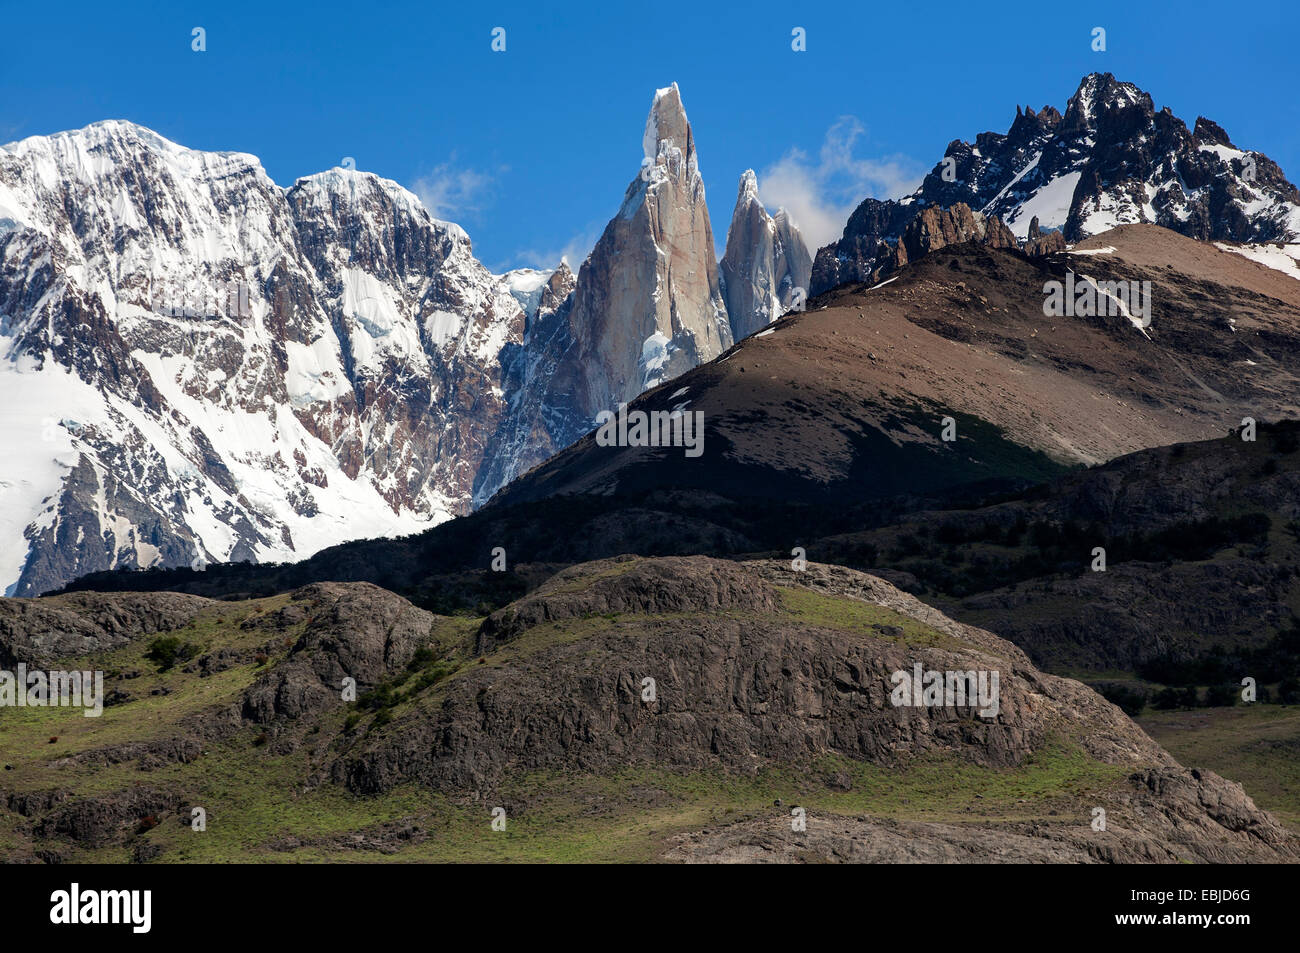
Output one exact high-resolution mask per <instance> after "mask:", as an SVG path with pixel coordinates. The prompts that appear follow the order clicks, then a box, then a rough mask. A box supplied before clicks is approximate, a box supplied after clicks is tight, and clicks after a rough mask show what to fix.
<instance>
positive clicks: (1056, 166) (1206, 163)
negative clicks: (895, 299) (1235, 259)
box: [811, 73, 1300, 294]
mask: <svg viewBox="0 0 1300 953" xmlns="http://www.w3.org/2000/svg"><path fill="white" fill-rule="evenodd" d="M959 202H960V203H964V204H965V205H968V206H969V207H970V208H971V209H972V210H974V211H977V212H980V213H982V214H983V215H985V216H992V217H996V218H1000V219H1002V220H1003V221H1004V222H1005V223H1006V224H1007V225H1008V226H1009V227H1010V229H1011V231H1012V233H1013V234H1014V235H1015V236H1016V238H1017V239H1019V240H1020V241H1022V242H1024V241H1026V240H1027V239H1028V238H1029V230H1030V225H1031V223H1032V222H1033V221H1034V219H1038V222H1039V225H1040V226H1041V227H1042V228H1043V229H1058V230H1060V231H1061V232H1063V234H1064V237H1065V239H1066V240H1067V241H1071V242H1074V241H1080V240H1082V239H1084V238H1087V237H1088V236H1090V235H1096V234H1099V233H1100V232H1104V231H1107V230H1108V229H1111V228H1114V227H1115V226H1117V225H1130V224H1136V223H1140V222H1149V223H1153V224H1156V225H1161V226H1163V227H1165V228H1168V229H1172V230H1173V231H1176V232H1180V233H1182V234H1184V235H1187V236H1188V237H1190V238H1196V239H1200V240H1202V241H1206V240H1229V241H1237V242H1284V243H1285V242H1296V241H1300V192H1297V190H1296V188H1295V186H1293V185H1292V184H1291V183H1290V182H1288V181H1287V180H1286V178H1285V176H1284V175H1283V174H1282V170H1281V169H1280V168H1279V167H1278V166H1277V164H1276V163H1275V162H1273V161H1272V160H1271V159H1269V158H1268V157H1267V156H1265V155H1264V154H1262V153H1259V152H1247V151H1245V150H1242V149H1239V148H1237V147H1236V146H1235V145H1233V143H1232V141H1231V140H1230V139H1229V138H1228V135H1227V133H1225V132H1224V131H1223V129H1221V128H1220V127H1219V126H1218V125H1216V124H1215V123H1213V122H1211V121H1210V120H1208V119H1205V118H1198V119H1197V120H1196V123H1195V125H1194V127H1193V128H1192V129H1190V130H1189V129H1188V127H1187V125H1186V124H1185V123H1184V122H1183V121H1182V120H1181V119H1179V118H1177V117H1176V116H1174V115H1173V113H1172V112H1170V111H1169V109H1168V108H1165V109H1161V110H1159V111H1157V110H1156V108H1155V106H1154V104H1153V103H1152V100H1151V97H1150V96H1149V95H1148V94H1147V93H1145V92H1143V91H1142V90H1140V89H1138V88H1137V87H1136V86H1134V85H1133V84H1132V83H1124V82H1120V81H1118V80H1116V79H1115V78H1114V77H1113V76H1111V75H1110V74H1109V73H1092V74H1090V75H1088V76H1085V77H1084V78H1083V80H1082V81H1081V82H1080V84H1079V88H1078V89H1077V90H1076V91H1075V93H1074V95H1073V96H1071V97H1070V101H1069V103H1068V105H1067V106H1066V109H1065V113H1064V115H1062V114H1061V113H1060V112H1058V111H1057V110H1056V109H1054V108H1052V107H1051V106H1045V107H1043V109H1042V110H1041V111H1040V112H1037V113H1035V112H1034V111H1033V110H1032V109H1027V110H1025V111H1024V112H1021V111H1020V109H1019V108H1017V110H1016V118H1015V121H1014V122H1013V123H1012V125H1011V128H1010V129H1009V130H1008V131H1007V132H1006V134H1005V135H1003V134H1000V133H993V132H985V133H981V134H980V135H979V136H977V137H976V138H975V141H974V142H973V143H970V142H962V141H959V140H954V141H953V142H952V143H950V144H949V146H948V148H947V150H946V152H945V155H944V159H943V160H942V161H941V162H940V163H939V164H938V165H937V166H935V168H934V169H933V170H932V171H931V172H930V174H929V175H927V176H926V177H925V180H924V181H923V182H922V184H921V186H920V187H919V188H918V189H917V190H916V191H915V192H913V193H912V194H911V195H909V196H906V197H905V198H903V199H901V200H899V201H897V202H894V201H887V202H881V201H878V200H876V199H867V200H866V201H864V202H863V203H862V204H861V205H859V206H858V208H857V209H856V210H855V211H854V212H853V214H852V215H851V216H850V218H849V221H848V224H847V225H846V226H845V228H844V235H843V237H842V238H841V239H840V240H839V241H837V242H835V243H834V244H832V245H828V246H826V247H825V248H823V249H821V250H820V251H819V252H818V253H817V256H816V260H815V262H814V265H813V274H812V289H811V291H812V293H813V294H820V293H821V292H822V291H825V290H827V289H828V288H832V287H834V286H835V285H837V284H842V283H844V282H848V281H865V280H868V279H869V277H870V275H871V273H872V272H873V271H874V270H875V269H876V268H878V267H879V266H880V264H881V262H882V256H884V257H887V256H888V255H889V254H890V252H889V249H888V248H886V247H884V246H892V245H896V244H897V241H898V239H899V238H900V237H901V235H902V233H903V230H904V229H905V228H906V227H907V225H908V224H909V223H910V222H911V221H912V219H914V218H915V217H916V216H917V215H918V214H919V212H920V210H921V209H922V208H926V207H931V206H939V207H942V208H948V207H951V206H953V205H956V204H957V203H959Z"/></svg>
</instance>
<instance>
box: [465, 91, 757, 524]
mask: <svg viewBox="0 0 1300 953" xmlns="http://www.w3.org/2000/svg"><path fill="white" fill-rule="evenodd" d="M642 146H643V149H644V153H645V158H644V160H643V164H642V167H641V172H640V173H639V174H638V175H637V176H636V178H634V179H633V180H632V182H631V184H630V185H628V187H627V192H626V193H625V195H624V197H623V204H622V206H621V207H620V208H619V211H618V214H617V215H616V216H614V218H613V219H612V220H611V221H610V223H609V224H608V225H607V226H606V227H605V231H604V233H603V234H602V235H601V237H600V240H599V241H598V242H597V243H596V246H595V248H593V249H592V251H591V254H590V255H589V256H588V257H587V260H586V261H585V262H583V265H582V267H581V269H579V271H578V276H577V279H576V282H575V283H574V290H573V294H572V296H571V297H570V298H569V299H568V300H567V301H565V302H564V303H563V304H562V305H560V306H559V307H558V308H556V310H555V311H554V312H552V313H550V314H549V315H544V316H542V317H539V318H538V320H537V321H536V322H534V323H533V324H531V325H530V331H529V335H528V339H527V341H526V342H525V344H524V346H523V347H522V348H521V349H519V350H517V351H515V352H514V353H513V355H512V356H511V358H510V359H509V360H510V366H509V367H508V369H507V377H508V384H507V387H508V389H509V390H510V391H511V392H512V393H515V394H517V395H518V396H517V397H516V398H514V404H515V407H516V409H517V413H515V414H514V415H512V416H511V417H510V418H509V419H508V420H506V421H505V422H504V424H503V426H502V428H501V429H500V431H499V432H498V434H497V436H496V438H495V441H494V443H493V446H492V448H491V451H490V454H489V456H490V457H491V462H490V463H489V464H488V466H486V467H485V468H484V470H483V471H482V472H481V473H480V474H479V477H478V479H477V480H476V483H475V489H474V501H475V503H476V504H478V503H483V502H486V500H487V499H488V498H490V497H491V496H492V494H493V493H495V492H496V491H497V490H498V489H500V488H501V487H502V486H504V485H505V484H506V483H508V482H509V481H510V480H511V479H512V478H513V477H514V476H516V475H517V474H519V473H523V472H525V471H526V470H528V469H530V468H531V467H533V466H535V465H537V464H538V463H541V462H542V461H544V460H546V459H547V458H549V457H550V456H551V455H553V454H554V453H555V452H556V451H558V450H560V449H563V448H564V447H566V446H568V445H569V444H571V443H572V442H573V441H574V440H576V439H578V437H580V436H582V435H583V434H585V433H587V432H588V431H590V430H591V429H592V428H593V427H594V426H595V423H594V421H595V416H596V414H598V413H599V412H600V411H602V410H608V409H613V408H614V407H616V406H617V405H618V404H620V403H624V402H626V401H630V400H631V399H632V398H634V397H636V396H637V395H638V394H640V393H642V392H643V391H645V390H648V389H649V388H651V387H654V386H655V385H657V384H660V383H662V382H663V381H666V380H670V379H672V378H673V377H676V376H677V375H678V374H681V373H683V372H684V371H687V370H690V369H691V368H693V367H695V366H696V365H698V364H701V363H704V362H706V361H710V360H712V359H713V358H715V357H717V356H718V355H719V354H721V353H722V352H723V351H725V350H726V349H727V348H729V347H731V345H732V343H733V336H732V329H731V325H730V322H729V321H728V319H727V305H726V303H725V302H724V300H723V297H722V288H721V282H720V279H719V274H718V264H717V257H716V255H715V253H714V248H713V229H712V226H711V225H710V223H709V210H708V207H707V206H706V205H705V200H704V181H703V179H701V177H700V170H699V161H698V158H697V155H696V151H695V140H694V135H693V133H692V131H691V125H690V123H689V122H688V121H687V118H686V111H685V110H684V109H683V108H682V100H681V94H680V92H679V91H678V89H677V85H676V84H673V85H672V86H669V87H667V88H665V89H661V90H658V91H657V92H656V93H655V97H654V102H653V103H652V104H651V107H650V115H649V116H648V117H647V119H646V125H645V133H644V136H643V138H642Z"/></svg>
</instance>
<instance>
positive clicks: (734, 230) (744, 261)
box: [719, 169, 812, 340]
mask: <svg viewBox="0 0 1300 953" xmlns="http://www.w3.org/2000/svg"><path fill="white" fill-rule="evenodd" d="M719 267H720V269H721V272H722V286H723V294H724V296H725V298H726V302H727V314H728V316H729V318H730V320H731V330H732V334H733V335H734V336H735V338H736V339H737V340H739V339H740V338H744V337H748V336H749V335H751V334H753V333H754V332H755V331H758V330H761V329H762V328H764V327H766V326H767V325H768V324H770V323H771V322H773V321H775V320H776V319H777V318H779V317H780V316H781V314H782V313H783V312H784V310H785V309H786V308H788V307H790V305H791V302H792V300H793V299H794V297H795V289H796V288H802V289H803V291H804V293H805V294H806V293H807V290H808V278H809V273H810V271H811V269H812V256H811V255H809V253H808V249H807V246H806V245H805V244H804V241H803V237H802V236H801V235H800V234H799V229H798V228H797V227H795V225H794V223H793V222H791V221H790V216H789V214H788V213H787V212H786V211H785V209H779V210H778V211H777V213H776V218H773V217H772V216H770V215H769V214H768V212H767V209H765V208H764V207H763V203H762V201H761V200H760V199H759V197H758V177H757V176H756V175H755V174H754V171H753V170H752V169H746V170H745V171H744V172H743V173H742V174H741V176H740V185H739V188H738V189H737V193H736V208H735V210H734V211H733V212H732V215H731V226H730V228H729V229H728V230H727V250H726V254H724V255H723V258H722V262H721V264H720V266H719Z"/></svg>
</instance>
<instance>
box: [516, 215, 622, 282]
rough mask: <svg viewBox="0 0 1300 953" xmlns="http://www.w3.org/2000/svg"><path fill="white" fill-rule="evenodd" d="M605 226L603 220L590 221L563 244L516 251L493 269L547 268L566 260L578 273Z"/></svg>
mask: <svg viewBox="0 0 1300 953" xmlns="http://www.w3.org/2000/svg"><path fill="white" fill-rule="evenodd" d="M604 228H605V225H604V223H603V222H589V223H587V225H586V227H584V228H583V229H582V230H581V231H580V232H578V233H577V234H576V235H574V236H573V237H572V238H570V239H569V240H568V241H567V242H565V243H564V244H563V245H561V246H559V247H551V248H543V249H538V248H527V249H524V250H522V251H518V252H515V254H514V256H513V257H512V259H511V260H510V261H509V262H508V263H506V264H505V265H504V266H497V267H496V268H494V269H493V270H494V271H508V270H509V269H510V268H538V269H543V270H545V269H551V268H555V267H557V266H558V265H559V264H560V262H561V261H565V262H568V265H569V267H570V268H571V269H573V271H574V273H575V274H576V273H577V271H578V269H579V268H581V267H582V263H583V262H584V261H586V260H587V255H589V254H590V253H591V250H592V248H594V247H595V245H596V242H597V240H598V239H599V238H600V233H601V232H602V231H603V230H604Z"/></svg>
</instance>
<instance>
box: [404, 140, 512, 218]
mask: <svg viewBox="0 0 1300 953" xmlns="http://www.w3.org/2000/svg"><path fill="white" fill-rule="evenodd" d="M495 181H496V176H495V175H494V174H493V173H489V172H479V171H477V170H475V169H464V168H458V167H457V166H456V156H455V155H454V154H453V155H452V157H451V158H450V159H448V160H447V161H446V162H444V163H442V164H441V165H438V166H435V167H434V168H433V169H432V170H431V171H430V172H429V173H428V174H426V175H423V176H421V177H420V178H418V179H416V181H415V183H414V184H413V185H412V186H411V191H412V192H414V193H415V194H416V195H417V196H419V199H420V202H421V203H422V204H423V205H424V207H425V208H426V209H428V211H429V214H430V215H432V216H433V217H434V218H437V219H442V220H444V221H449V222H460V221H461V220H462V219H464V218H466V217H472V216H474V215H476V214H477V213H478V212H479V211H480V210H481V209H482V208H483V206H484V204H485V203H486V202H487V200H488V199H489V198H490V196H491V191H492V185H493V183H494V182H495Z"/></svg>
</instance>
